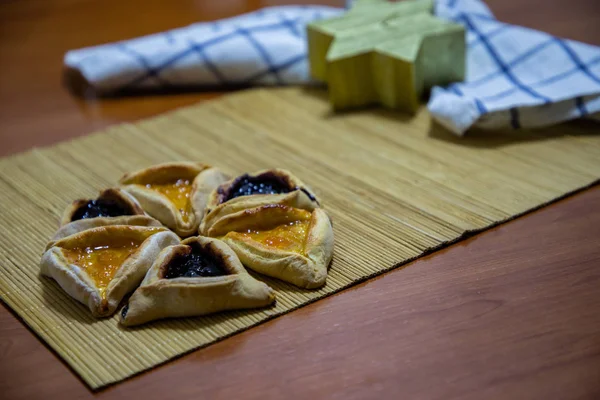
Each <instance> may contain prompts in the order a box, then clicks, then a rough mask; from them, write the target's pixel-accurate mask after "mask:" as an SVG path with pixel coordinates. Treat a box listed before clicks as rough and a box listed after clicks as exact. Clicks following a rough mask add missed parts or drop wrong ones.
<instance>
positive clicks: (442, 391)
mask: <svg viewBox="0 0 600 400" xmlns="http://www.w3.org/2000/svg"><path fill="white" fill-rule="evenodd" d="M282 3H283V2H282V1H279V0H274V1H258V0H257V1H252V0H221V1H210V0H206V1H202V0H182V1H171V2H166V1H163V0H145V1H143V0H128V1H120V0H104V1H102V0H13V1H11V0H3V1H1V2H0V32H1V33H0V104H1V105H2V107H0V144H1V146H0V154H1V155H7V154H10V153H14V152H17V151H22V150H26V149H28V148H31V147H33V146H40V145H47V144H51V143H54V142H57V141H59V140H63V139H66V138H71V137H75V136H78V135H84V134H86V133H89V132H92V131H94V130H97V129H99V128H102V127H105V126H108V125H112V124H115V123H118V122H122V121H132V120H137V119H140V118H143V117H146V116H150V115H154V114H158V113H161V112H164V111H167V110H170V109H174V108H177V107H180V106H184V105H187V104H191V103H195V102H197V101H200V100H204V99H207V98H210V97H214V96H216V95H218V93H195V94H179V95H168V96H156V95H155V96H147V97H130V98H124V99H110V100H98V99H92V98H87V99H80V98H77V97H74V96H72V95H71V94H69V93H68V91H67V90H66V89H65V88H64V87H63V85H62V83H61V68H62V56H63V54H64V52H65V51H67V50H68V49H71V48H78V47H84V46H89V45H95V44H100V43H103V42H109V41H114V40H120V39H126V38H130V37H135V36H138V35H142V34H149V33H153V32H156V31H161V30H164V29H169V28H174V27H178V26H182V25H186V24H189V23H193V22H196V21H200V20H211V19H218V18H224V17H228V16H232V15H235V14H239V13H243V12H247V11H250V10H252V9H256V8H260V7H263V6H267V5H275V4H282ZM290 3H305V2H303V1H294V2H290ZM314 3H323V4H330V5H338V6H339V5H341V4H342V1H329V2H323V1H321V2H319V1H314ZM488 4H490V6H491V8H492V9H493V11H494V12H495V13H496V15H497V17H499V18H500V19H502V20H504V21H507V22H511V23H515V24H521V25H525V26H529V27H532V28H536V29H542V30H546V31H548V32H551V33H553V34H556V35H560V36H563V37H566V38H570V39H575V40H580V41H584V42H587V43H591V44H596V45H600V3H599V2H598V0H528V1H525V0H489V1H488ZM599 239H600V190H598V189H590V190H587V191H585V192H583V193H581V194H579V195H576V196H573V197H571V198H568V199H566V200H563V201H561V202H559V203H557V204H555V205H553V206H550V207H546V208H544V209H542V210H540V211H538V212H536V213H533V214H530V215H528V216H525V217H522V218H520V219H518V220H516V221H513V222H510V223H508V224H505V225H503V226H501V227H499V228H496V229H493V230H491V231H488V232H485V233H483V234H480V235H478V236H476V237H475V238H472V239H470V240H467V241H463V242H460V243H458V244H456V245H454V246H452V247H451V248H449V249H447V250H444V251H441V252H439V253H436V254H434V255H431V256H429V257H426V258H423V259H420V260H418V261H416V262H414V263H412V264H410V265H408V266H407V267H405V268H403V269H400V270H396V271H393V272H391V273H388V274H386V275H384V276H382V277H379V278H376V279H373V280H371V281H368V282H366V283H364V284H362V285H359V286H357V287H355V288H352V289H349V290H346V291H344V292H342V293H339V294H337V295H334V296H332V297H330V298H327V299H324V300H321V301H319V302H317V303H314V304H312V305H309V306H307V307H304V308H302V309H300V310H297V311H295V312H293V313H291V314H288V315H286V316H283V317H281V318H278V319H275V320H273V321H271V322H268V323H266V324H263V325H261V326H259V327H256V328H253V329H251V330H249V331H247V332H245V333H242V334H239V335H236V336H234V337H232V338H229V339H227V340H225V341H223V342H220V343H217V344H215V345H212V346H210V347H208V348H206V349H203V350H200V351H196V352H193V353H191V354H189V355H187V356H185V357H183V358H181V359H179V360H176V361H173V362H170V363H168V364H166V365H165V366H162V367H160V368H157V369H155V370H153V371H151V372H147V373H144V374H142V375H141V376H138V377H135V378H133V379H130V380H128V381H125V382H123V383H121V384H118V385H116V386H113V387H110V388H108V389H106V390H103V391H100V392H98V393H92V392H90V391H89V389H87V387H86V386H85V385H84V384H83V383H82V382H81V381H80V380H79V379H78V378H77V377H76V375H74V374H73V373H72V372H71V371H70V370H69V368H68V367H67V366H66V365H65V364H63V363H62V362H61V361H60V359H59V358H58V357H56V356H55V355H54V354H53V353H52V352H51V351H50V350H48V349H47V348H46V347H45V345H44V344H43V343H42V342H40V341H39V340H38V339H37V338H36V337H35V335H34V334H32V333H31V332H30V331H29V330H28V329H27V328H26V327H25V326H24V325H23V324H22V323H21V322H20V321H18V319H17V318H16V317H15V316H14V315H13V314H12V313H11V312H10V311H9V310H8V309H7V308H6V307H0V398H2V399H16V398H23V399H33V398H45V399H55V398H56V399H58V398H60V399H67V398H69V399H70V398H90V397H99V398H103V399H114V398H121V397H125V396H135V398H138V397H139V398H145V399H150V398H185V399H187V398H229V399H231V398H260V399H265V398H276V399H278V398H283V397H284V396H285V397H292V398H313V399H314V398H344V399H346V398H358V399H362V398H378V399H384V398H386V399H387V398H394V399H395V398H405V399H453V398H466V399H488V398H498V399H500V398H502V399H538V398H540V399H550V398H551V399H584V398H589V399H593V398H596V399H597V398H600V246H599V245H598V243H599Z"/></svg>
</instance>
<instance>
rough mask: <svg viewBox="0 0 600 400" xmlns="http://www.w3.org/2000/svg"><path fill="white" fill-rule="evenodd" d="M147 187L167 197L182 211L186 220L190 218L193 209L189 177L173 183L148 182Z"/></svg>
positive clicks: (182, 215)
mask: <svg viewBox="0 0 600 400" xmlns="http://www.w3.org/2000/svg"><path fill="white" fill-rule="evenodd" d="M146 187H147V188H148V189H152V190H155V191H157V192H158V193H160V194H162V195H164V196H165V197H167V198H168V199H169V200H170V201H171V202H172V203H173V205H174V206H175V208H177V210H178V211H179V212H180V213H181V217H182V218H183V219H184V220H187V219H188V218H189V214H190V212H191V211H192V210H191V208H192V207H191V203H190V195H191V193H192V185H191V183H190V181H189V180H188V179H178V180H177V181H175V182H171V183H147V184H146Z"/></svg>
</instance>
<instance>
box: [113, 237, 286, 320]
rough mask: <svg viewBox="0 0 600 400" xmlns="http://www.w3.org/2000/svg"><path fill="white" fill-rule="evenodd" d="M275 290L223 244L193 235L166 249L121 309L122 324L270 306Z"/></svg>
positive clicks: (273, 299)
mask: <svg viewBox="0 0 600 400" xmlns="http://www.w3.org/2000/svg"><path fill="white" fill-rule="evenodd" d="M274 301H275V294H274V292H273V291H272V289H271V288H270V287H268V286H267V285H266V284H264V283H263V282H260V281H257V280H256V279H254V278H253V277H252V276H250V274H248V272H247V271H246V270H245V269H244V267H243V266H242V264H241V263H240V261H239V259H238V257H237V256H236V255H235V253H234V252H233V251H232V250H231V249H230V248H229V247H228V246H227V245H226V244H225V243H223V242H221V241H219V240H216V239H211V238H206V237H201V236H198V237H192V238H188V239H186V240H184V241H182V242H181V244H180V245H178V246H171V247H168V248H166V249H164V250H163V251H162V252H161V253H160V255H159V256H158V258H157V259H156V261H155V262H154V264H153V265H152V267H151V268H150V270H149V271H148V273H147V274H146V277H145V278H144V280H143V282H142V283H141V285H140V287H139V288H138V289H137V290H136V291H135V292H134V293H133V295H132V296H131V297H130V298H129V303H128V304H127V305H126V306H125V307H124V308H123V310H122V312H121V324H123V325H126V326H132V325H140V324H143V323H146V322H149V321H153V320H156V319H161V318H167V317H189V316H198V315H205V314H211V313H214V312H218V311H223V310H234V309H242V308H256V307H264V306H267V305H269V304H272V303H273V302H274Z"/></svg>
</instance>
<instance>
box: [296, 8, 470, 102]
mask: <svg viewBox="0 0 600 400" xmlns="http://www.w3.org/2000/svg"><path fill="white" fill-rule="evenodd" d="M432 10H433V1H432V0H408V1H403V2H397V3H389V2H386V1H382V0H368V1H365V0H363V1H359V2H357V3H356V4H355V6H354V7H353V8H352V9H351V10H350V11H349V12H347V13H346V14H345V15H343V16H341V17H337V18H332V19H327V20H321V21H317V22H314V23H311V24H309V25H308V48H309V62H310V69H311V74H312V76H313V77H314V78H315V79H317V80H321V81H324V82H326V83H327V85H328V90H329V99H330V101H331V104H332V105H333V108H334V109H336V110H344V109H349V108H357V107H361V106H366V105H370V104H381V105H383V106H385V107H389V108H394V109H401V110H406V111H411V112H414V111H416V110H417V109H418V107H419V103H420V99H421V98H422V97H423V96H424V95H425V94H426V93H427V92H428V91H429V89H430V88H431V87H432V86H434V85H445V84H448V83H451V82H456V81H461V80H463V79H464V75H465V52H466V43H465V29H464V27H463V26H462V25H460V24H456V23H453V22H448V21H444V20H442V19H439V18H437V17H435V16H433V15H432Z"/></svg>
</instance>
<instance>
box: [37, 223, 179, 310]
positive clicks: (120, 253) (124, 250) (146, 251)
mask: <svg viewBox="0 0 600 400" xmlns="http://www.w3.org/2000/svg"><path fill="white" fill-rule="evenodd" d="M178 243H179V237H177V235H175V234H174V233H173V232H171V231H169V230H167V229H166V228H161V227H148V226H128V225H109V226H100V227H96V228H91V229H87V230H84V231H82V232H79V233H75V234H73V235H70V236H67V237H64V238H62V239H60V240H57V241H55V242H51V243H50V244H49V247H48V248H47V250H46V251H45V253H44V255H43V256H42V261H41V266H40V267H41V274H42V275H45V276H48V277H50V278H53V279H54V280H55V281H56V282H57V283H58V284H59V285H60V287H62V289H63V290H64V291H65V292H67V293H68V294H69V295H70V296H71V297H73V298H75V299H76V300H78V301H80V302H81V303H83V304H85V305H87V306H88V308H89V309H90V311H91V312H92V315H94V316H96V317H105V316H109V315H111V314H113V313H114V311H115V310H116V309H117V307H118V306H119V303H120V302H121V300H122V299H123V297H124V296H125V295H126V294H127V293H129V292H131V291H132V290H133V289H135V288H136V287H137V286H138V285H139V284H140V282H141V281H142V279H144V276H145V275H146V272H148V269H149V268H150V266H151V265H152V263H153V262H154V260H155V259H156V257H157V256H158V254H159V253H160V251H161V250H162V249H164V248H165V247H167V246H171V245H175V244H178Z"/></svg>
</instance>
